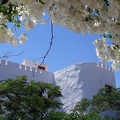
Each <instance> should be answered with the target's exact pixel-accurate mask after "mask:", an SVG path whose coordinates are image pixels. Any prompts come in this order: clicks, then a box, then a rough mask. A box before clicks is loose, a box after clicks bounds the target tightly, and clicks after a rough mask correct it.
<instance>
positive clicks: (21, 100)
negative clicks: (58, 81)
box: [0, 76, 62, 120]
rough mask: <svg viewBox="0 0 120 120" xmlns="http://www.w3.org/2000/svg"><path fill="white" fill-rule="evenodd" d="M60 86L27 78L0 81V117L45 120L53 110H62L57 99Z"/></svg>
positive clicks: (7, 119) (17, 119) (12, 119)
mask: <svg viewBox="0 0 120 120" xmlns="http://www.w3.org/2000/svg"><path fill="white" fill-rule="evenodd" d="M60 96H62V95H61V92H60V87H59V86H54V85H52V84H48V83H44V82H35V81H34V80H31V81H30V82H28V81H27V78H26V76H18V77H16V79H7V80H5V81H0V116H1V119H2V118H4V119H5V120H45V118H46V116H47V114H49V112H50V111H51V110H55V109H56V108H60V107H61V105H62V103H60V101H58V100H57V99H56V98H58V97H60Z"/></svg>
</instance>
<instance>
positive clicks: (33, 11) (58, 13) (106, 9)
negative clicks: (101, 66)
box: [0, 0, 120, 69]
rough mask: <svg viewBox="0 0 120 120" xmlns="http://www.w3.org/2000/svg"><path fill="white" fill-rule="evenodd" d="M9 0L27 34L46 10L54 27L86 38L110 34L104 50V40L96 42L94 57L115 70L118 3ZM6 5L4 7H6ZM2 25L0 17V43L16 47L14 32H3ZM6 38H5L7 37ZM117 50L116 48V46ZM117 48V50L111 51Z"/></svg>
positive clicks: (118, 42) (106, 0)
mask: <svg viewBox="0 0 120 120" xmlns="http://www.w3.org/2000/svg"><path fill="white" fill-rule="evenodd" d="M42 2H43V3H41V0H9V3H13V4H15V3H17V4H18V7H16V8H15V9H16V10H17V11H18V16H19V17H18V18H19V20H20V21H21V25H24V27H25V29H26V30H29V29H32V28H34V26H35V25H36V24H37V23H38V22H40V23H41V24H44V23H45V22H46V20H43V19H42V16H43V15H44V14H43V13H44V12H45V11H46V10H47V11H48V13H49V15H50V20H51V21H52V22H53V23H54V24H58V25H62V26H65V27H66V28H68V29H71V30H73V31H74V32H78V33H79V32H82V33H83V34H85V33H86V32H89V33H99V34H104V33H105V32H109V33H111V34H112V35H114V37H113V41H112V43H115V45H113V44H112V45H111V46H107V41H106V40H105V39H101V40H99V39H98V40H96V41H95V44H96V45H97V55H98V57H99V58H101V59H102V61H108V60H109V61H112V62H113V63H114V65H113V67H114V68H115V69H116V68H117V66H118V64H120V63H119V61H118V59H119V55H118V54H120V53H119V48H120V0H42ZM7 5H8V4H7ZM7 5H6V6H7ZM3 22H5V23H7V19H6V16H4V15H3V14H2V13H0V42H1V43H4V42H10V43H12V44H13V45H16V42H15V41H16V40H15V36H14V34H13V32H12V31H13V30H10V29H6V27H5V26H3ZM6 34H7V35H6ZM19 38H20V43H22V44H23V43H25V40H26V34H22V35H21V36H20V37H19ZM117 45H118V46H119V47H116V46H117ZM114 47H116V49H114Z"/></svg>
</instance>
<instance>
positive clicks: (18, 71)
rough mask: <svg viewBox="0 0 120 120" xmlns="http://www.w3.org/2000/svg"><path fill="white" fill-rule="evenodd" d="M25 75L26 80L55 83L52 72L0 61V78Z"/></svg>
mask: <svg viewBox="0 0 120 120" xmlns="http://www.w3.org/2000/svg"><path fill="white" fill-rule="evenodd" d="M21 75H27V76H28V80H35V81H41V82H46V83H51V84H55V79H54V74H53V73H51V72H47V71H44V70H43V71H42V70H39V69H35V68H32V67H29V66H25V65H20V64H18V63H13V62H10V61H4V60H1V61H0V80H6V79H8V78H16V76H21Z"/></svg>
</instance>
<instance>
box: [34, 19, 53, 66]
mask: <svg viewBox="0 0 120 120" xmlns="http://www.w3.org/2000/svg"><path fill="white" fill-rule="evenodd" d="M53 39H54V31H53V23H52V21H51V40H50V45H49V48H48V50H47V52H46V54H45V55H44V56H43V57H39V58H37V59H34V62H35V61H36V60H39V59H43V60H42V62H41V64H44V62H45V59H46V57H47V56H48V54H49V52H50V50H51V48H52V43H53Z"/></svg>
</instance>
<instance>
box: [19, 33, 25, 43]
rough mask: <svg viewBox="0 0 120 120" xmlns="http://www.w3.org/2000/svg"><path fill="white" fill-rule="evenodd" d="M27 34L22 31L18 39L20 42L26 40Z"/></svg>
mask: <svg viewBox="0 0 120 120" xmlns="http://www.w3.org/2000/svg"><path fill="white" fill-rule="evenodd" d="M26 36H27V34H26V33H23V34H22V35H21V36H20V37H19V41H20V44H24V43H25V42H26V40H27V37H26Z"/></svg>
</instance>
